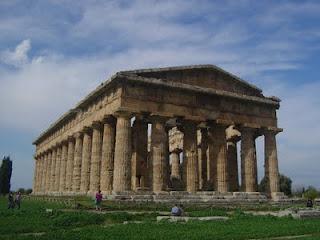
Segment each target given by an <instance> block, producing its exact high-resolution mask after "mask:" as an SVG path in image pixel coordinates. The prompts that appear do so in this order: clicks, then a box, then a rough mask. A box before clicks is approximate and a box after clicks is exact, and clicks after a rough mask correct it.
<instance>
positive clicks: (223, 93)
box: [119, 74, 280, 108]
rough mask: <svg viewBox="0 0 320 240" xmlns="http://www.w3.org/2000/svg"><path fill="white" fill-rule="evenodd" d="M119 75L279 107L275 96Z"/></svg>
mask: <svg viewBox="0 0 320 240" xmlns="http://www.w3.org/2000/svg"><path fill="white" fill-rule="evenodd" d="M119 76H122V77H123V78H125V79H127V80H129V81H134V82H141V83H145V84H153V85H160V86H164V87H169V88H177V89H183V90H187V91H195V92H199V93H205V94H210V95H217V96H222V97H228V98H236V99H239V100H242V101H251V102H258V103H262V104H268V105H273V106H276V107H277V108H278V107H279V102H280V99H278V98H275V97H271V98H268V97H256V96H248V95H243V94H238V93H233V92H228V91H224V90H217V89H211V88H205V87H200V86H194V85H190V84H186V83H177V82H168V81H164V80H163V79H159V78H149V77H141V76H137V75H132V74H119Z"/></svg>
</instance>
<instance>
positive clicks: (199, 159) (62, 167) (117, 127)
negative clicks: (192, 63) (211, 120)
mask: <svg viewBox="0 0 320 240" xmlns="http://www.w3.org/2000/svg"><path fill="white" fill-rule="evenodd" d="M150 119H151V123H152V129H151V148H150V153H149V154H148V122H147V121H146V120H145V119H143V118H142V117H139V116H137V117H136V118H135V121H134V123H133V125H132V126H131V115H130V114H129V113H119V114H117V115H116V118H114V117H111V116H108V117H107V118H105V119H104V120H103V121H102V122H94V123H93V124H92V126H90V127H86V128H84V129H83V130H82V131H81V132H78V133H76V134H75V135H74V136H71V137H69V138H68V139H66V140H65V141H63V142H61V143H60V144H59V145H57V146H55V147H54V148H52V149H50V150H48V151H47V152H45V153H44V154H41V155H40V156H38V157H37V159H36V166H35V179H34V190H35V192H37V193H50V192H60V193H64V192H73V193H81V194H87V193H93V192H96V191H97V190H99V189H100V190H101V191H103V192H108V193H111V192H112V191H113V192H116V193H117V192H126V191H131V190H134V191H136V190H139V189H142V190H152V191H153V192H161V191H167V190H170V188H171V187H172V186H171V183H170V180H172V178H177V179H179V178H180V179H181V181H182V183H183V185H184V188H185V190H186V191H188V192H196V191H198V190H200V189H202V190H204V189H205V186H208V185H210V187H211V188H212V189H214V190H216V191H219V192H228V191H239V182H238V163H237V144H236V140H234V139H231V140H230V139H229V141H227V139H226V127H227V126H225V125H220V124H211V125H210V126H209V127H207V128H205V129H201V134H202V137H201V140H202V141H201V143H200V147H198V144H197V130H198V129H197V123H196V122H193V121H183V124H182V127H181V130H182V131H183V133H184V137H183V150H182V151H183V163H182V166H180V160H179V151H178V150H175V151H173V152H172V153H171V169H170V163H169V138H168V128H167V126H166V121H167V120H168V119H166V118H163V117H158V116H153V117H151V118H150ZM150 119H149V120H150ZM255 134H256V130H255V129H252V128H245V127H243V128H241V190H242V191H245V192H256V191H257V161H256V150H255V137H256V135H255ZM275 134H276V133H275V132H273V131H267V130H266V131H264V136H265V173H266V177H267V179H268V181H269V183H270V184H269V185H270V186H269V187H270V191H271V192H279V173H278V160H277V149H276V140H275ZM181 168H182V171H181V170H180V169H181Z"/></svg>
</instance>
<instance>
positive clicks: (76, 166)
mask: <svg viewBox="0 0 320 240" xmlns="http://www.w3.org/2000/svg"><path fill="white" fill-rule="evenodd" d="M82 136H83V134H82V133H81V132H78V133H76V134H75V139H76V143H75V147H74V160H73V173H72V191H73V192H79V191H80V181H81V162H82V144H83V139H82Z"/></svg>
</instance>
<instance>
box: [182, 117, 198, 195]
mask: <svg viewBox="0 0 320 240" xmlns="http://www.w3.org/2000/svg"><path fill="white" fill-rule="evenodd" d="M183 133H184V134H183V157H184V162H185V163H184V167H185V169H184V175H185V181H186V182H185V183H186V190H187V191H188V192H196V191H198V190H199V177H198V149H197V125H196V124H195V123H194V122H191V121H185V122H184V123H183Z"/></svg>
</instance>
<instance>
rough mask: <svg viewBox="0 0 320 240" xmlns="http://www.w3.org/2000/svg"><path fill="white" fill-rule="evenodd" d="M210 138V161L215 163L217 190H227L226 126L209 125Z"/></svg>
mask: <svg viewBox="0 0 320 240" xmlns="http://www.w3.org/2000/svg"><path fill="white" fill-rule="evenodd" d="M210 128H211V130H212V133H213V139H212V141H213V142H212V151H213V152H212V154H211V157H212V158H213V159H212V160H210V161H212V162H214V163H216V173H217V175H216V184H215V185H216V188H215V190H216V191H218V192H222V193H223V192H228V186H229V181H228V162H227V142H226V126H225V125H220V124H214V125H212V126H211V127H210Z"/></svg>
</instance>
